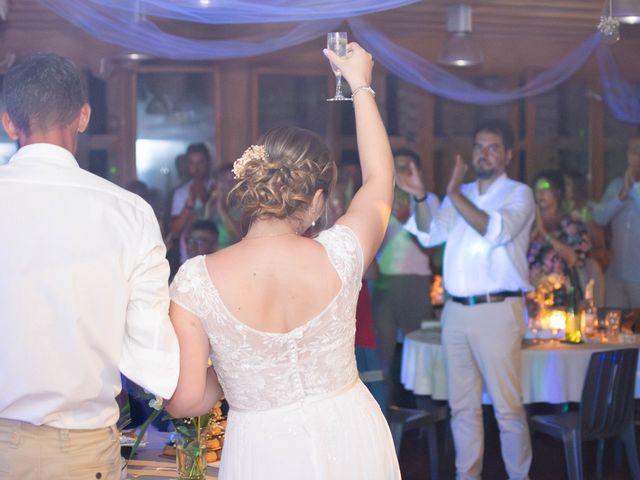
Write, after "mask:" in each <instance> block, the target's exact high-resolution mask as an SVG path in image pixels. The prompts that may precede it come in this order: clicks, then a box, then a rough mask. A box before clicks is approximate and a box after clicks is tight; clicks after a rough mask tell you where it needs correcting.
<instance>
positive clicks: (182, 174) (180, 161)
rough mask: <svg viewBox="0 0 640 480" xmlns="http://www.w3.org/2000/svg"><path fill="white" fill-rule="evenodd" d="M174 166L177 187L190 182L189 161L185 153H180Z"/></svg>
mask: <svg viewBox="0 0 640 480" xmlns="http://www.w3.org/2000/svg"><path fill="white" fill-rule="evenodd" d="M175 166H176V175H177V176H178V184H179V185H183V184H185V183H187V182H188V181H189V180H191V174H190V173H189V159H188V157H187V154H186V153H181V154H180V155H178V156H177V157H176V159H175Z"/></svg>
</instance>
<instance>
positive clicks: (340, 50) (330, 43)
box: [327, 32, 351, 102]
mask: <svg viewBox="0 0 640 480" xmlns="http://www.w3.org/2000/svg"><path fill="white" fill-rule="evenodd" d="M327 50H331V51H332V52H333V53H335V54H336V55H338V56H339V57H344V56H345V55H346V54H347V32H329V33H327ZM331 69H332V70H333V74H334V75H335V76H336V94H335V96H334V97H333V98H327V102H340V101H345V100H351V98H350V97H345V96H344V95H343V94H342V73H341V72H340V69H338V68H337V67H336V66H335V65H334V64H333V63H332V64H331Z"/></svg>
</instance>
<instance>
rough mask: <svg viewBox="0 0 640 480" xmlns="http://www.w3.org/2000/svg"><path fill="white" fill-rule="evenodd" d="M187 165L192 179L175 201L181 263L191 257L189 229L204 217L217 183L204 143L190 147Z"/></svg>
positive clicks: (174, 231) (179, 190) (173, 216)
mask: <svg viewBox="0 0 640 480" xmlns="http://www.w3.org/2000/svg"><path fill="white" fill-rule="evenodd" d="M187 169H188V171H189V175H190V176H191V180H189V181H188V182H187V183H185V184H184V185H183V186H181V187H179V188H177V189H176V191H175V192H174V194H173V199H172V204H171V221H170V231H171V234H172V237H173V238H174V239H177V238H179V239H180V240H179V242H180V243H179V245H180V262H181V263H184V262H185V261H186V260H187V258H188V257H187V245H186V243H185V232H187V231H188V230H189V227H190V226H191V224H192V223H193V222H195V221H196V220H200V219H203V218H204V208H205V205H206V203H207V202H208V201H209V196H210V195H211V192H212V191H213V186H214V184H213V183H214V182H213V180H212V179H211V155H210V154H209V149H208V148H207V146H206V145H205V144H204V143H194V144H191V145H189V147H188V148H187Z"/></svg>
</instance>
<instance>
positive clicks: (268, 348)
mask: <svg viewBox="0 0 640 480" xmlns="http://www.w3.org/2000/svg"><path fill="white" fill-rule="evenodd" d="M317 241H318V242H320V243H321V244H322V245H323V246H324V247H325V249H326V250H327V253H328V255H329V258H330V260H331V263H332V265H333V266H334V268H335V269H336V271H337V273H338V275H339V277H340V280H341V281H342V287H341V289H340V292H339V293H338V295H337V296H336V297H335V298H334V299H333V301H332V302H331V303H330V304H329V305H328V306H327V308H325V309H324V310H323V312H322V313H321V314H320V315H319V316H317V317H315V318H313V319H311V320H310V321H309V322H307V323H305V324H303V325H301V326H300V327H298V328H295V329H294V330H292V331H290V332H288V333H284V334H277V333H268V332H260V331H257V330H255V329H252V328H250V327H248V326H247V325H245V324H243V323H241V322H240V321H238V320H237V319H235V318H234V317H233V316H232V315H231V314H230V313H229V311H228V310H227V308H226V307H225V306H224V304H223V303H222V300H221V299H220V296H219V294H218V291H217V290H216V288H215V286H214V285H213V284H212V282H211V280H210V278H209V274H208V272H207V269H206V264H205V261H204V258H205V257H196V258H193V259H191V260H189V261H187V262H186V263H185V264H184V265H183V266H182V267H181V268H180V270H179V272H178V274H177V275H176V277H175V279H174V281H173V283H172V284H171V298H172V300H173V301H174V302H176V303H178V304H180V305H181V306H182V307H184V308H186V309H187V310H189V311H190V312H192V313H193V314H195V315H196V316H197V317H198V318H199V319H200V321H201V322H202V325H203V327H204V329H205V331H206V332H207V335H208V336H209V341H210V344H211V351H212V353H211V358H212V360H213V364H214V367H215V369H216V373H217V375H218V379H219V380H220V384H221V385H222V388H223V390H224V392H225V396H226V398H227V401H228V402H229V404H230V405H231V407H232V408H234V409H238V410H249V411H254V410H267V409H271V408H277V407H281V406H285V405H289V404H293V403H295V402H297V401H301V400H303V399H304V398H305V397H308V396H315V395H323V394H327V393H330V392H333V391H337V390H339V389H340V388H341V387H343V386H345V385H347V384H349V383H351V382H353V381H354V380H355V378H356V377H357V369H356V365H355V357H354V335H355V311H356V304H357V298H358V293H359V291H360V287H361V277H362V263H363V260H362V250H361V247H360V244H359V241H358V239H357V237H356V236H355V234H354V233H353V232H352V231H351V230H350V229H349V228H348V227H345V226H341V225H335V226H334V227H332V228H330V229H329V230H326V231H324V232H322V233H321V234H320V235H319V236H318V238H317Z"/></svg>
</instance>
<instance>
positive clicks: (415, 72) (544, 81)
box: [40, 0, 640, 123]
mask: <svg viewBox="0 0 640 480" xmlns="http://www.w3.org/2000/svg"><path fill="white" fill-rule="evenodd" d="M416 1H418V0H350V1H348V2H345V1H344V0H340V1H338V0H181V1H180V2H177V1H175V0H117V1H114V0H85V1H82V2H78V1H75V0H40V2H41V3H42V4H43V5H45V6H47V7H48V8H50V9H51V10H52V11H54V12H55V13H57V14H58V15H60V16H61V17H63V18H65V19H66V20H68V21H69V22H71V23H72V24H74V25H76V26H78V27H79V28H81V29H83V30H85V31H86V32H88V33H90V34H91V35H93V36H95V37H96V38H98V39H100V40H103V41H105V42H109V43H112V44H116V45H119V46H121V47H123V48H125V49H127V50H129V51H134V52H138V53H144V54H148V55H152V56H155V57H159V58H170V59H175V60H223V59H230V58H241V57H251V56H256V55H261V54H265V53H271V52H275V51H278V50H282V49H285V48H289V47H292V46H295V45H299V44H302V43H305V42H308V41H310V40H313V39H316V38H319V37H321V36H323V35H324V34H326V32H329V31H333V30H335V29H337V28H338V27H339V26H340V24H341V23H342V22H343V21H347V22H348V24H349V27H350V28H351V31H352V32H353V34H354V36H355V38H356V40H357V41H358V42H360V43H361V44H362V45H363V46H364V47H365V48H366V49H367V50H369V51H370V52H371V54H372V55H373V56H374V58H375V59H376V61H378V62H380V63H381V64H382V65H384V66H385V67H386V68H387V69H388V70H389V71H391V72H393V73H394V74H395V75H397V76H398V77H399V78H401V79H403V80H405V81H407V82H409V83H411V84H413V85H416V86H418V87H420V88H422V89H424V90H426V91H428V92H430V93H432V94H434V95H439V96H442V97H445V98H448V99H451V100H456V101H459V102H465V103H470V104H476V105H495V104H500V103H505V102H510V101H514V100H518V99H521V98H524V97H529V96H532V95H538V94H541V93H543V92H546V91H548V90H551V89H553V88H555V87H556V86H557V85H559V84H560V83H562V82H564V81H565V80H567V79H568V78H570V77H571V76H572V75H573V74H574V73H575V72H576V71H577V70H578V69H580V67H581V66H582V65H583V64H584V63H585V62H586V61H587V60H588V59H589V58H590V57H591V55H592V54H594V53H595V54H596V57H597V59H598V65H599V68H600V75H601V77H602V84H603V87H604V97H605V100H606V102H607V105H608V107H609V109H610V110H611V112H612V114H613V115H614V116H615V117H616V118H617V119H618V120H621V121H623V122H630V123H640V91H639V89H638V88H637V87H635V86H634V85H632V84H631V83H630V82H628V81H626V80H625V79H624V77H623V76H622V74H621V72H620V69H619V67H618V65H617V64H616V62H615V59H614V58H613V55H612V53H611V51H610V49H609V47H608V46H607V45H606V43H605V42H604V41H603V39H602V37H601V35H600V33H597V32H596V33H594V34H593V35H591V36H590V37H588V38H586V39H585V40H584V41H583V42H582V43H581V44H580V45H577V46H576V48H575V49H574V50H572V51H571V52H568V53H567V54H566V56H565V57H564V58H562V59H561V60H560V61H559V62H558V63H557V64H556V65H554V66H553V67H551V68H549V69H548V70H546V71H544V72H541V73H540V74H538V75H537V76H535V77H534V78H532V79H530V80H529V81H528V82H527V83H526V84H525V85H523V86H521V87H519V88H516V89H514V90H512V91H508V92H497V91H491V90H487V89H483V88H479V87H477V86H475V85H473V84H471V83H469V82H467V81H465V80H462V79H460V78H459V77H457V76H456V75H454V74H452V73H450V72H449V71H447V70H445V69H443V68H441V67H440V66H438V65H436V64H435V63H433V62H431V61H429V60H427V59H426V58H422V57H420V56H419V55H417V54H416V53H414V52H412V51H411V50H409V49H406V48H404V47H401V46H400V45H398V44H396V43H394V42H393V41H392V40H391V39H390V38H389V37H387V36H385V35H384V34H383V33H382V32H380V31H379V30H377V29H376V28H374V27H373V25H371V24H370V23H369V22H367V21H366V20H364V19H363V18H362V17H363V16H364V15H367V14H370V13H375V12H381V11H385V10H390V9H393V8H398V7H402V6H405V5H409V4H412V3H415V2H416ZM155 18H157V19H173V20H180V21H185V22H196V23H200V24H212V25H222V24H224V25H237V31H238V35H237V36H235V37H234V38H225V39H218V40H202V39H194V38H187V37H181V36H176V35H172V34H170V33H167V32H165V31H163V30H162V29H161V28H160V27H158V26H157V25H156V24H155V23H154V22H153V19H155ZM595 20H596V19H594V24H595ZM259 23H277V24H279V25H278V27H277V28H275V29H273V30H272V31H271V30H270V32H269V33H259V34H256V33H251V30H252V29H251V24H259Z"/></svg>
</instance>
